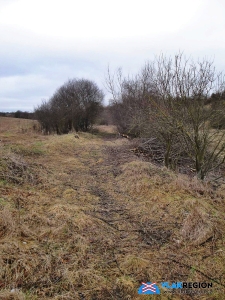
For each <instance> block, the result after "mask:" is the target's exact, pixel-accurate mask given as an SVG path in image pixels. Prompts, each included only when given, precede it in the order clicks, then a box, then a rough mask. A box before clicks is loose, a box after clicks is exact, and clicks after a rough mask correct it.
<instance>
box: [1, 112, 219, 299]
mask: <svg viewBox="0 0 225 300" xmlns="http://www.w3.org/2000/svg"><path fill="white" fill-rule="evenodd" d="M34 124H35V121H30V120H22V119H10V118H3V117H2V118H0V140H1V142H0V299H5V300H7V299H18V300H22V299H26V300H31V299H43V300H45V299H46V300H47V299H55V300H61V299H62V300H64V299H65V300H70V299H71V300H72V299H77V300H79V299H85V300H94V299H96V300H97V299H104V300H107V299H112V300H114V299H115V300H117V299H125V300H126V299H127V300H128V299H134V300H139V299H156V300H159V299H160V300H164V299H173V300H177V299H204V300H221V299H224V292H225V237H224V233H225V205H224V197H225V192H224V190H223V189H222V188H220V189H218V190H216V191H215V190H212V189H211V188H210V186H209V185H207V184H203V183H201V182H198V181H197V180H195V179H189V178H188V177H185V176H183V175H176V174H174V173H172V172H170V171H168V170H167V169H165V168H159V167H157V166H155V165H153V164H151V163H150V162H146V161H143V160H142V159H141V158H138V157H137V156H135V155H134V154H133V152H132V151H131V149H132V148H134V146H135V143H136V141H135V140H133V141H132V140H127V139H117V138H116V135H115V134H114V129H113V127H110V126H101V127H99V133H97V132H95V134H91V133H80V134H79V136H80V138H79V139H76V138H75V137H74V135H73V134H67V135H61V136H56V135H49V136H43V135H41V134H39V133H37V132H35V131H34V130H33V127H34ZM149 281H150V282H156V283H160V282H162V281H170V282H177V281H178V282H180V281H182V282H184V281H185V282H213V288H212V289H211V294H202V295H200V296H198V295H191V296H190V295H179V294H174V295H173V294H164V293H163V292H161V295H152V296H151V295H146V296H144V295H138V293H137V290H138V287H139V286H140V285H141V283H142V282H149Z"/></svg>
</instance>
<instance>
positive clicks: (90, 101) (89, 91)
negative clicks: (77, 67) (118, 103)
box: [35, 79, 104, 134]
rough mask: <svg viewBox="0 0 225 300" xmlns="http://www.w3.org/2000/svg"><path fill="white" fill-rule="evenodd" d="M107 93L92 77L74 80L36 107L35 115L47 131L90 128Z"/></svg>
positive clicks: (60, 131) (57, 131)
mask: <svg viewBox="0 0 225 300" xmlns="http://www.w3.org/2000/svg"><path fill="white" fill-rule="evenodd" d="M103 98H104V95H103V92H102V91H101V90H100V89H99V88H98V86H97V85H96V84H95V83H94V82H93V81H90V80H86V79H73V80H69V81H68V82H66V83H65V84H64V85H62V86H61V87H60V88H59V89H58V90H57V91H56V92H55V93H54V95H53V96H52V97H51V98H50V99H49V100H48V101H43V102H42V104H41V105H40V106H38V107H37V108H36V109H35V116H36V118H37V120H38V121H39V122H40V124H41V126H42V129H43V131H44V132H45V133H51V132H56V133H57V134H63V133H68V132H69V131H71V130H72V129H75V130H76V131H87V130H89V129H90V127H91V126H92V125H93V123H94V121H95V119H96V117H97V116H98V114H99V112H100V111H101V110H102V101H103Z"/></svg>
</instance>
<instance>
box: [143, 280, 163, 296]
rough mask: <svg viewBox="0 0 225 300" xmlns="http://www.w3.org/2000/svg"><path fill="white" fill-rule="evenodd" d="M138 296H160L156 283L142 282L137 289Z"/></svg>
mask: <svg viewBox="0 0 225 300" xmlns="http://www.w3.org/2000/svg"><path fill="white" fill-rule="evenodd" d="M138 294H139V295H157V294H160V290H159V288H158V286H157V285H156V282H153V283H151V282H146V283H144V282H142V285H141V286H140V287H139V289H138Z"/></svg>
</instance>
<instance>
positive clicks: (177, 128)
mask: <svg viewBox="0 0 225 300" xmlns="http://www.w3.org/2000/svg"><path fill="white" fill-rule="evenodd" d="M145 70H146V72H147V73H148V74H149V80H150V81H151V82H152V84H153V86H154V90H155V95H156V97H153V98H151V97H150V103H151V107H152V113H151V117H150V120H151V123H152V121H153V120H154V128H155V133H156V134H157V135H158V136H160V138H162V139H164V143H165V145H166V153H165V164H166V166H169V159H170V157H171V153H172V152H173V146H174V144H175V142H177V141H179V143H180V149H182V151H185V152H186V153H187V155H188V156H189V157H190V158H191V159H192V160H193V161H194V164H195V169H196V174H197V176H198V177H199V178H200V179H204V177H205V176H206V174H207V173H208V172H209V171H210V170H212V169H213V168H215V167H217V166H218V165H220V164H222V163H223V162H224V159H225V156H224V150H225V143H224V133H221V132H220V131H218V130H212V128H211V124H210V123H211V120H212V119H215V117H217V118H218V115H217V111H216V110H215V109H214V108H213V107H212V106H206V104H205V103H206V102H207V99H208V98H209V97H210V95H211V94H212V92H215V91H218V90H222V89H223V88H224V79H223V76H222V74H219V73H217V72H216V70H215V67H214V66H213V62H211V61H208V60H206V59H204V60H203V61H198V62H194V61H193V60H191V59H186V58H185V57H184V55H183V54H182V53H179V54H178V55H175V57H174V58H171V57H169V58H167V57H165V56H163V55H161V56H160V57H159V58H157V59H156V62H155V63H153V64H147V65H146V67H145ZM151 118H152V119H151Z"/></svg>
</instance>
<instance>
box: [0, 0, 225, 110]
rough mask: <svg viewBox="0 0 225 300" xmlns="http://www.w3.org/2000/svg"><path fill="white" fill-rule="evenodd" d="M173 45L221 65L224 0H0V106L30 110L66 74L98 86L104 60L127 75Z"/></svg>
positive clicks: (172, 49) (224, 36)
mask: <svg viewBox="0 0 225 300" xmlns="http://www.w3.org/2000/svg"><path fill="white" fill-rule="evenodd" d="M178 51H184V53H185V54H186V55H192V56H193V57H195V58H204V57H206V58H209V59H214V62H215V65H216V67H217V69H218V70H221V71H222V70H225V0H213V1H212V0H188V1H186V0H170V1H168V0H154V1H153V0H135V1H134V0H79V1H78V0H0V111H16V110H18V109H20V110H28V111H32V110H33V108H34V107H35V106H37V105H38V104H40V103H41V101H42V99H49V98H50V97H51V96H52V94H53V93H54V91H55V90H56V89H57V88H58V87H60V86H61V85H62V84H63V83H64V82H65V81H67V80H68V79H72V78H87V79H91V80H93V81H95V82H96V83H97V84H98V85H99V87H100V88H102V89H104V78H105V74H106V71H107V66H108V65H109V66H110V68H111V69H112V70H113V69H115V68H117V67H122V68H123V70H124V73H130V74H133V73H135V72H137V71H138V70H140V69H141V68H142V66H143V65H144V63H145V62H146V61H147V60H152V59H153V58H154V56H155V55H158V54H160V53H162V52H163V53H165V54H167V55H173V54H175V53H177V52H178ZM107 97H108V96H107ZM107 97H106V98H107Z"/></svg>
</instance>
